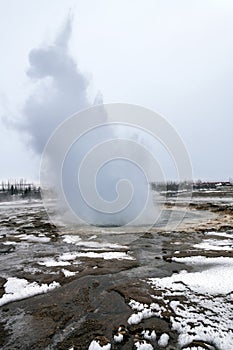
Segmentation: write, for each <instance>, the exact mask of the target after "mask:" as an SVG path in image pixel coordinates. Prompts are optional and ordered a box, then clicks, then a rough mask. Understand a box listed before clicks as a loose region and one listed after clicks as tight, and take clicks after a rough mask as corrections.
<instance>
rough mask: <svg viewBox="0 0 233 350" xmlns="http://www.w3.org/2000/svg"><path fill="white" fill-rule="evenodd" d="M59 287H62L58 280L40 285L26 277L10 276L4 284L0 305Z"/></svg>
mask: <svg viewBox="0 0 233 350" xmlns="http://www.w3.org/2000/svg"><path fill="white" fill-rule="evenodd" d="M57 287H60V284H59V283H58V282H55V281H54V282H52V283H50V284H49V285H48V284H45V283H43V284H41V285H39V284H38V283H36V282H33V283H29V282H28V281H27V280H26V279H23V278H22V279H21V278H16V277H9V278H8V279H7V282H6V283H5V284H4V288H5V294H4V295H3V296H2V297H1V298H0V306H2V305H4V304H7V303H9V302H12V301H16V300H21V299H26V298H29V297H31V296H33V295H37V294H42V293H46V292H48V291H51V290H53V289H55V288H57Z"/></svg>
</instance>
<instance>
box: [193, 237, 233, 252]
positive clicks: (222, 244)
mask: <svg viewBox="0 0 233 350" xmlns="http://www.w3.org/2000/svg"><path fill="white" fill-rule="evenodd" d="M194 248H199V249H204V250H231V249H232V248H233V241H232V240H230V239H223V240H219V239H205V240H204V241H203V242H201V243H199V244H195V245H194Z"/></svg>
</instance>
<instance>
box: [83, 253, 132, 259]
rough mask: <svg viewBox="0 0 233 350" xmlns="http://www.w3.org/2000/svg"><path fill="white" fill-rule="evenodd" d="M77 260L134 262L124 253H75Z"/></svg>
mask: <svg viewBox="0 0 233 350" xmlns="http://www.w3.org/2000/svg"><path fill="white" fill-rule="evenodd" d="M77 256H78V257H79V258H102V259H105V260H111V259H118V260H134V258H133V257H132V256H130V255H129V254H127V253H125V252H101V253H97V252H80V253H77Z"/></svg>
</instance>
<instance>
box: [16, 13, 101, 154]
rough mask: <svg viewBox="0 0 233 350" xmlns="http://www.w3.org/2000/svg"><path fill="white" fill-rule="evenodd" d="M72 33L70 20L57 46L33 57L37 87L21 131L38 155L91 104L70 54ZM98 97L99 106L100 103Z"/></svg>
mask: <svg viewBox="0 0 233 350" xmlns="http://www.w3.org/2000/svg"><path fill="white" fill-rule="evenodd" d="M71 30H72V18H71V17H68V19H67V21H66V23H65V26H64V28H63V29H62V31H61V32H60V34H59V35H58V37H57V38H56V40H55V42H54V44H53V45H51V46H47V47H40V48H35V49H33V50H31V52H30V53H29V63H30V67H29V69H28V71H27V74H28V76H29V77H30V78H31V79H33V80H34V81H35V82H36V87H35V90H34V92H33V94H32V95H30V96H29V98H28V99H27V100H26V102H25V105H24V107H23V111H22V114H23V116H24V121H23V124H22V125H21V127H23V129H24V130H25V131H26V132H27V133H28V134H29V135H30V137H31V143H32V146H33V149H34V150H35V151H36V152H38V153H41V152H42V150H43V148H44V146H45V144H46V142H47V141H48V138H49V136H50V135H51V133H52V132H53V131H54V130H55V128H56V127H57V126H58V125H59V124H60V123H61V122H62V121H64V120H65V119H66V118H67V117H68V116H70V115H72V114H73V113H76V112H77V111H79V110H81V109H84V108H86V107H88V106H90V104H91V103H90V102H89V101H88V98H87V88H88V80H87V78H86V77H85V76H84V74H82V73H81V72H80V71H79V69H78V66H77V64H76V62H75V61H74V60H73V58H72V57H71V56H70V55H69V52H68V42H69V39H70V36H71ZM98 96H99V95H98ZM98 96H97V99H98V101H96V102H98V103H100V102H101V101H100V98H98Z"/></svg>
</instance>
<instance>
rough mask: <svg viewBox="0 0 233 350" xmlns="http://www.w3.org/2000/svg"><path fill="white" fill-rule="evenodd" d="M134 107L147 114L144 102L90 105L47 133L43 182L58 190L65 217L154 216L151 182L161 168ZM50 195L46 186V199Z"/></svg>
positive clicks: (131, 220)
mask: <svg viewBox="0 0 233 350" xmlns="http://www.w3.org/2000/svg"><path fill="white" fill-rule="evenodd" d="M138 110H139V111H140V113H139V114H140V117H142V116H143V115H145V110H144V109H143V108H141V107H136V106H130V105H125V104H109V105H99V106H94V107H92V108H90V109H87V110H85V111H82V112H80V113H77V114H76V115H74V116H72V117H70V118H68V119H67V120H66V121H65V122H64V123H63V124H61V125H60V126H59V127H58V129H57V130H56V132H55V133H54V134H53V135H52V137H51V138H50V140H49V142H48V144H47V146H46V148H45V152H44V155H43V161H42V166H41V182H42V185H43V187H44V188H50V189H51V188H53V193H55V194H57V196H56V202H57V205H58V207H59V208H62V212H63V219H64V220H66V222H73V223H79V224H81V223H85V224H86V223H87V224H91V225H97V226H124V225H152V224H153V223H154V222H155V221H156V220H157V217H158V215H159V210H158V207H156V205H155V202H153V198H152V192H151V190H150V183H151V182H152V181H153V180H155V177H156V176H158V177H159V178H161V176H162V172H161V170H160V168H159V166H158V164H157V162H156V160H155V159H154V156H153V154H152V153H151V152H150V150H149V149H146V147H145V146H143V144H142V143H140V142H138V135H140V138H141V139H143V140H146V137H147V133H146V131H145V130H143V124H142V123H141V122H140V120H138V121H137V120H136V119H135V117H137V116H136V114H135V112H136V111H138ZM137 113H138V112H137ZM142 113H143V114H142ZM122 115H124V120H122ZM122 134H124V136H123V135H122ZM135 135H136V137H135ZM47 193H48V195H47ZM49 198H50V194H49V192H46V191H45V192H44V200H45V201H46V199H48V200H49Z"/></svg>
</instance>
